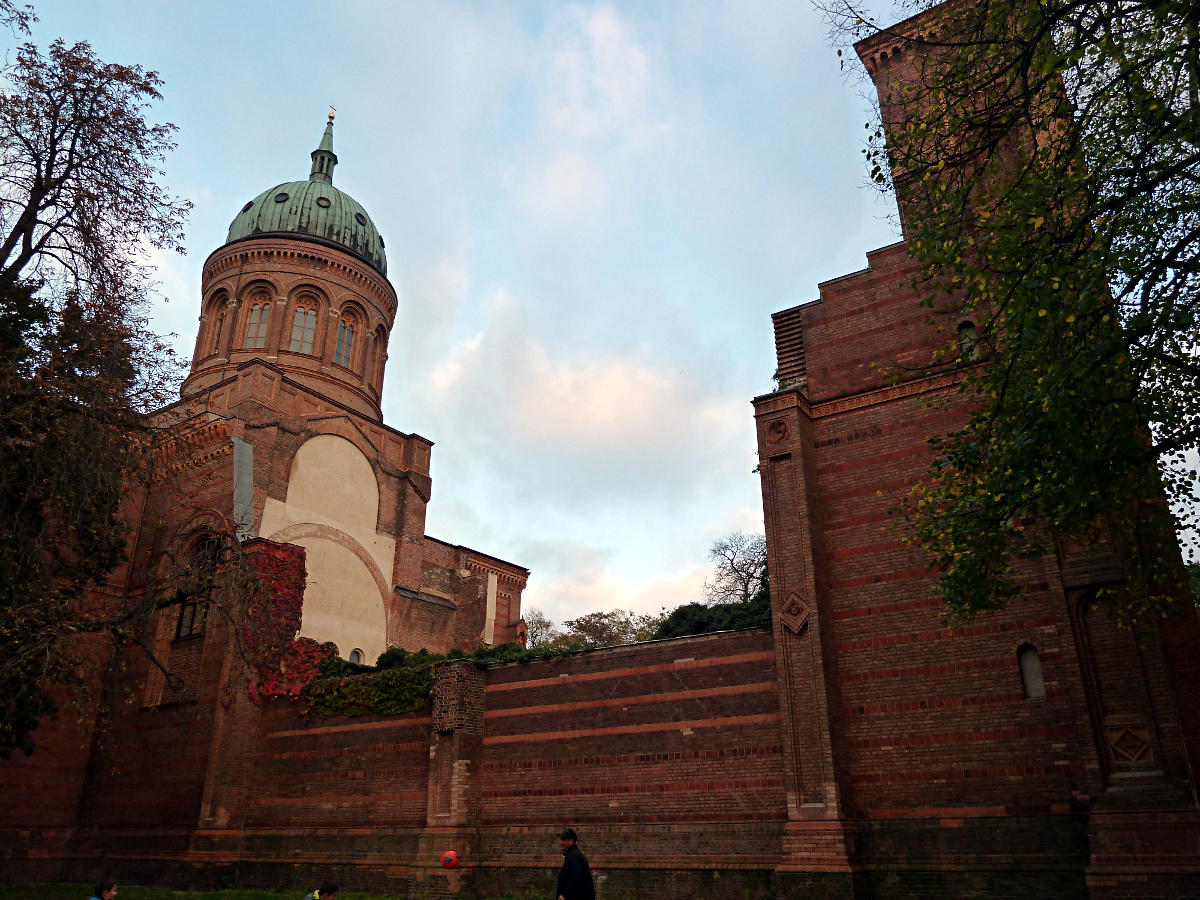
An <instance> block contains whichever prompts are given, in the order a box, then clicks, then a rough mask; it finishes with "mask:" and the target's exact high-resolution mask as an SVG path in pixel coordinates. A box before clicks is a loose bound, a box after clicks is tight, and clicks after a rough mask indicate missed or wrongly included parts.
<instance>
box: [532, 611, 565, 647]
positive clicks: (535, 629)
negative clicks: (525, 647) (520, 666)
mask: <svg viewBox="0 0 1200 900" xmlns="http://www.w3.org/2000/svg"><path fill="white" fill-rule="evenodd" d="M525 627H526V628H528V629H529V646H530V647H538V646H540V645H542V644H545V643H546V642H547V641H550V640H553V639H554V637H555V635H557V634H558V632H557V631H556V630H555V628H554V623H553V622H551V621H550V619H549V618H547V616H546V614H545V613H544V612H542V611H541V610H540V609H530V610H527V611H526V613H525Z"/></svg>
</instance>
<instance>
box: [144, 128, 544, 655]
mask: <svg viewBox="0 0 1200 900" xmlns="http://www.w3.org/2000/svg"><path fill="white" fill-rule="evenodd" d="M337 163H338V158H337V156H336V154H335V153H334V152H333V119H332V116H331V117H330V120H329V122H328V124H327V125H326V126H325V133H324V135H323V136H322V137H321V141H320V144H319V146H318V147H317V149H316V150H314V151H313V152H312V166H311V172H310V173H309V176H308V178H307V180H304V181H289V182H284V183H283V184H279V185H276V186H275V187H272V188H270V189H268V190H265V191H263V192H262V193H261V194H259V195H258V196H257V197H255V198H254V199H253V200H250V201H248V202H247V203H246V204H245V205H244V206H243V207H242V208H241V209H240V210H239V211H238V213H237V215H236V216H235V217H234V219H233V222H232V223H231V224H230V226H229V235H228V238H227V239H226V241H225V243H224V244H223V245H222V246H220V247H218V248H217V249H216V250H215V251H214V252H213V253H212V254H211V255H210V256H209V257H208V259H207V260H206V261H205V263H204V270H203V283H202V288H201V291H202V297H201V311H200V327H199V331H198V334H197V337H196V349H195V353H194V355H193V358H192V367H191V373H190V374H189V375H188V377H187V380H186V381H185V382H184V384H183V390H182V400H181V401H180V402H179V404H177V405H176V406H174V407H171V408H169V409H167V410H164V411H163V412H162V413H160V414H159V416H160V418H162V419H163V420H170V422H171V426H172V427H173V428H176V429H180V430H185V431H187V430H191V429H195V430H197V431H198V432H201V433H203V434H204V435H205V437H204V438H203V439H202V440H204V441H205V442H206V443H208V444H211V445H212V452H213V453H216V454H219V455H220V457H221V459H222V460H223V462H222V463H220V464H219V465H215V466H214V467H213V468H212V471H211V472H206V473H205V477H202V478H195V477H193V476H192V475H185V474H183V473H180V475H181V477H178V478H175V479H163V480H162V482H161V485H162V487H161V488H160V489H159V490H157V491H152V492H151V496H150V498H149V499H148V502H149V504H150V505H151V506H152V507H154V508H155V509H154V518H153V520H152V521H153V523H154V524H153V526H152V527H150V522H149V521H147V520H146V518H145V517H143V523H142V531H143V534H142V541H143V543H144V544H146V545H148V546H150V547H155V548H157V547H159V546H160V545H163V544H164V543H170V542H176V543H178V542H183V543H184V544H186V542H187V541H188V540H189V539H190V538H191V537H192V535H194V534H195V533H197V528H198V527H199V526H200V525H202V524H203V522H202V520H203V519H204V517H205V515H211V514H214V513H216V514H219V515H224V516H227V517H228V520H229V522H231V523H233V525H234V527H235V528H236V530H237V533H238V535H239V537H241V538H243V539H244V538H247V537H262V538H266V539H268V540H272V541H276V542H282V543H290V544H298V545H300V546H302V547H303V548H304V550H305V562H306V569H307V587H306V589H305V593H304V611H303V623H302V625H301V635H303V636H306V637H311V638H314V639H316V640H317V641H320V642H326V641H331V642H333V643H334V644H336V645H337V648H338V651H339V653H340V654H341V655H342V657H343V658H346V659H349V660H350V661H351V662H356V663H366V664H373V663H374V662H375V659H376V657H378V655H379V654H380V653H381V652H383V651H384V650H385V649H387V648H388V647H390V646H397V647H403V648H405V649H408V650H417V649H419V648H421V647H426V648H428V649H429V650H431V651H435V652H445V651H446V650H448V649H450V647H468V648H471V647H475V646H479V645H488V644H500V643H505V642H507V641H512V640H515V639H517V637H518V633H519V631H520V629H521V627H522V625H521V591H522V590H523V589H524V587H525V582H526V579H527V578H528V575H529V573H528V571H527V570H526V569H524V568H522V567H520V566H517V565H513V564H512V563H509V562H506V561H504V560H501V559H497V558H495V557H492V556H489V555H487V554H485V553H480V552H478V551H476V550H472V549H470V548H467V547H462V546H457V545H454V544H451V543H448V542H446V541H443V540H439V539H437V538H434V537H430V536H429V535H427V534H425V509H426V506H427V504H428V503H429V502H430V497H431V487H432V483H431V479H430V456H431V451H432V449H433V443H432V442H431V441H429V440H427V439H426V438H424V437H421V436H420V435H416V434H405V433H403V432H399V431H396V430H395V429H392V428H389V427H388V426H387V425H385V424H384V423H383V419H382V415H381V410H380V397H381V396H382V392H383V383H384V377H385V375H386V369H387V361H388V339H389V336H390V335H391V333H392V329H393V327H394V325H395V320H396V309H397V302H398V300H397V296H396V291H395V288H393V286H392V284H391V282H390V281H389V280H388V278H387V257H386V252H385V245H384V239H383V237H382V235H380V233H379V231H378V230H377V229H376V227H375V224H374V223H373V222H372V221H371V219H370V217H369V216H368V215H367V212H366V210H365V209H364V208H363V207H362V206H361V205H360V204H359V203H358V202H357V201H356V200H354V199H353V198H352V197H350V196H349V195H348V194H346V193H344V192H343V191H341V190H339V189H338V188H336V187H335V186H334V183H333V179H334V169H335V167H336V166H337ZM181 490H182V491H183V492H184V493H185V496H184V498H183V502H182V503H180V502H178V500H177V498H176V497H175V496H173V493H175V492H178V491H181ZM189 491H199V492H201V493H199V494H197V495H195V496H191V497H188V496H186V493H187V492H189ZM189 501H192V502H189ZM160 504H161V506H162V509H158V508H157V507H158V506H159V505H160ZM183 516H186V517H187V519H186V521H184V520H183V519H182V518H181V517H183ZM188 550H189V548H188V547H186V546H184V547H182V549H181V552H182V553H183V554H184V555H185V556H186V554H187V552H188ZM137 564H138V561H136V560H135V567H136V566H137ZM135 577H136V576H135ZM166 624H168V625H170V624H171V623H166ZM167 631H168V632H169V631H170V628H167ZM166 637H167V638H168V639H170V638H171V637H173V636H172V635H170V634H168V635H166Z"/></svg>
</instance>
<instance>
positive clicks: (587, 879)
mask: <svg viewBox="0 0 1200 900" xmlns="http://www.w3.org/2000/svg"><path fill="white" fill-rule="evenodd" d="M554 896H555V898H556V900H557V898H558V897H565V898H566V900H596V886H595V885H594V884H592V869H591V867H590V866H589V865H588V861H587V857H586V856H584V855H583V851H582V850H580V849H579V848H578V847H575V846H571V847H568V848H567V849H566V850H564V851H563V864H562V868H561V869H559V871H558V889H557V890H555V892H554Z"/></svg>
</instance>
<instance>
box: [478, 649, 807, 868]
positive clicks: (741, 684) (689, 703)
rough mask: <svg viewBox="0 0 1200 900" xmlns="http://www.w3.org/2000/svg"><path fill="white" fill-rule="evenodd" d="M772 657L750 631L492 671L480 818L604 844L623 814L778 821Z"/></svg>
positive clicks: (652, 821) (673, 819)
mask: <svg viewBox="0 0 1200 900" xmlns="http://www.w3.org/2000/svg"><path fill="white" fill-rule="evenodd" d="M771 659H772V654H771V650H770V635H769V634H767V633H764V632H757V631H751V632H740V633H734V634H727V635H715V636H709V637H703V638H692V639H682V640H676V641H664V642H658V643H651V644H642V645H635V646H632V647H625V648H614V649H611V650H605V651H601V652H596V653H587V654H580V655H577V656H573V657H567V658H565V659H561V660H553V661H545V662H538V663H529V664H524V665H519V664H518V665H507V666H498V667H495V668H492V669H490V670H489V671H488V681H487V686H486V688H485V691H484V696H485V698H486V708H485V711H484V723H485V726H486V729H485V736H484V740H483V756H482V760H481V779H482V781H483V788H482V795H481V800H482V807H481V816H482V821H483V822H484V823H497V824H499V823H504V824H506V825H516V824H520V825H530V826H533V825H536V824H541V825H542V826H543V834H549V833H552V832H553V830H554V828H555V826H556V825H560V824H562V823H565V822H570V823H572V824H574V825H576V826H577V827H580V828H583V827H584V826H589V827H591V829H592V831H593V833H595V835H596V837H595V839H596V840H600V841H602V842H603V841H604V840H606V838H605V837H604V835H606V834H608V832H606V831H604V830H603V829H605V828H608V827H609V826H612V825H614V824H626V823H645V824H646V825H647V826H650V827H653V826H655V825H658V824H661V823H664V822H670V823H720V822H729V821H741V822H753V821H761V822H770V821H781V820H782V819H784V818H785V817H786V812H785V809H784V806H783V794H782V777H783V769H782V743H781V738H780V735H779V705H778V696H777V692H776V686H775V682H774V669H773V666H771ZM615 771H620V772H621V773H622V774H621V777H620V778H619V779H614V778H613V773H614V772H615ZM598 829H599V830H598ZM702 831H703V828H701V832H702ZM625 833H626V832H625V831H621V832H620V834H625ZM669 833H671V832H668V834H669ZM692 833H693V830H692V829H691V828H690V827H688V828H685V829H684V830H683V834H692ZM697 833H700V832H697ZM720 833H724V830H723V829H722V830H721V831H720ZM614 840H616V841H617V845H618V846H620V845H622V841H623V838H622V839H615V838H614ZM677 841H678V843H677V845H676V852H681V851H683V850H684V846H685V845H686V844H687V843H688V841H687V840H686V839H685V838H684V837H683V836H682V835H679V836H678V837H677ZM718 843H720V842H719V841H718ZM662 849H663V850H664V852H665V850H666V848H662ZM728 849H729V848H728V847H726V851H727V850H728ZM625 850H626V852H628V853H633V854H635V855H636V854H638V853H639V852H640V851H639V850H638V848H636V847H634V846H629V847H626V848H625Z"/></svg>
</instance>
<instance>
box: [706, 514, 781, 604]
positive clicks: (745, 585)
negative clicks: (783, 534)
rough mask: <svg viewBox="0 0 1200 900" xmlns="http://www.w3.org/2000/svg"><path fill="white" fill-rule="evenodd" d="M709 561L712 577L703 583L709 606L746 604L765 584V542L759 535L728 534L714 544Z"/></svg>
mask: <svg viewBox="0 0 1200 900" xmlns="http://www.w3.org/2000/svg"><path fill="white" fill-rule="evenodd" d="M708 558H709V560H711V561H712V563H713V574H712V577H711V578H710V579H709V580H707V581H705V582H704V599H705V601H706V602H708V603H745V602H747V601H748V600H750V599H751V598H752V597H754V596H755V595H756V594H757V593H759V592H760V591H761V590H762V589H763V586H764V585H765V584H766V583H767V540H766V538H765V537H763V536H762V535H761V534H746V533H745V532H744V531H731V532H730V533H729V534H727V535H724V536H723V537H719V538H717V539H716V540H715V541H713V545H712V547H710V548H709V551H708Z"/></svg>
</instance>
